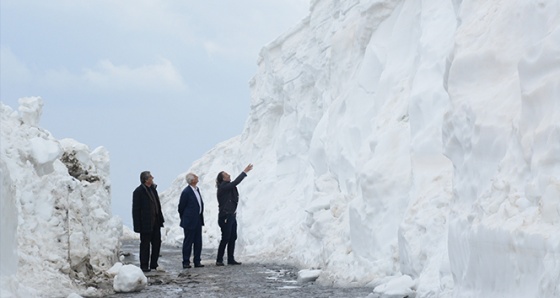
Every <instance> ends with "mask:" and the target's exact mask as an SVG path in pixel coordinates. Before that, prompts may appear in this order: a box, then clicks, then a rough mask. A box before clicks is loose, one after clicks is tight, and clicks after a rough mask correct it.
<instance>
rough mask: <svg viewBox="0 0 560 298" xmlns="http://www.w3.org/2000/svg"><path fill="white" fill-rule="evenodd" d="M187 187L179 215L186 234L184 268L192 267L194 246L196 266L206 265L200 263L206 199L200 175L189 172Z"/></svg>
mask: <svg viewBox="0 0 560 298" xmlns="http://www.w3.org/2000/svg"><path fill="white" fill-rule="evenodd" d="M186 180H187V183H188V184H189V185H187V187H185V189H183V192H182V193H181V198H180V200H179V217H180V218H181V227H182V228H183V232H184V234H185V239H184V240H183V268H191V265H190V258H191V251H192V248H193V246H194V256H193V263H194V267H196V268H198V267H204V265H202V264H201V263H200V253H201V252H202V226H203V225H204V214H203V213H204V201H202V195H201V194H200V191H199V189H198V187H197V186H196V185H197V184H198V176H196V175H195V174H193V173H188V174H187V176H186Z"/></svg>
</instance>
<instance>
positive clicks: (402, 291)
mask: <svg viewBox="0 0 560 298" xmlns="http://www.w3.org/2000/svg"><path fill="white" fill-rule="evenodd" d="M415 288H416V283H415V282H414V280H412V278H411V277H410V276H408V275H402V276H395V277H393V278H390V279H388V280H387V281H386V282H385V283H383V284H380V285H378V286H377V287H375V288H374V289H373V294H374V297H379V298H402V297H407V298H414V297H416V291H415V290H414V289H415Z"/></svg>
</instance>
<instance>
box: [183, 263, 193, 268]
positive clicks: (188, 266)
mask: <svg viewBox="0 0 560 298" xmlns="http://www.w3.org/2000/svg"><path fill="white" fill-rule="evenodd" d="M187 268H192V266H191V265H185V264H183V269H187Z"/></svg>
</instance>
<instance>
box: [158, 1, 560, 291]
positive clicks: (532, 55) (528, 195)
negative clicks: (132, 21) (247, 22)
mask: <svg viewBox="0 0 560 298" xmlns="http://www.w3.org/2000/svg"><path fill="white" fill-rule="evenodd" d="M558 57H560V9H559V3H558V1H553V0H549V1H540V2H538V3H537V2H535V1H531V0H524V1H515V2H511V1H509V2H508V1H482V2H469V1H455V2H448V3H441V2H437V1H433V2H430V1H427V2H426V1H422V2H419V1H389V0H386V1H369V2H368V1H334V2H333V1H312V5H311V7H310V13H309V16H308V18H306V19H305V20H303V21H302V22H301V23H300V24H298V26H296V27H295V28H294V29H293V30H291V31H290V32H287V33H286V34H284V35H282V36H280V37H279V38H277V39H276V40H274V41H273V42H271V43H269V44H268V45H266V46H265V47H264V48H263V49H262V51H261V54H260V57H259V60H258V71H257V73H256V75H255V76H254V78H253V79H252V80H251V82H250V86H251V90H252V97H251V98H252V101H251V111H250V115H249V117H248V119H247V122H246V126H245V128H244V130H243V133H242V134H241V135H240V136H238V137H236V138H233V139H231V140H228V141H226V142H224V143H221V144H219V145H217V146H216V147H215V148H213V149H212V150H210V151H209V152H208V153H207V154H205V155H204V156H202V157H201V158H200V159H199V160H197V161H196V162H195V163H194V164H193V166H192V167H191V168H190V169H189V171H192V172H194V173H195V174H197V175H198V176H199V178H200V179H199V180H200V182H199V185H198V186H199V187H200V189H201V191H202V196H203V198H204V199H205V203H206V204H205V223H206V226H205V227H204V235H203V239H204V241H205V243H204V245H205V246H206V247H215V246H216V245H217V243H218V241H219V239H220V229H219V227H218V226H217V223H216V221H217V214H216V213H217V206H216V205H217V203H216V191H215V186H214V185H215V178H216V175H217V174H218V173H219V172H220V171H227V172H228V173H230V174H231V175H232V177H234V176H235V175H237V174H238V173H239V172H241V170H242V169H243V167H244V166H245V165H246V164H248V163H249V162H251V163H253V164H254V165H255V168H254V170H253V171H251V172H250V173H249V176H248V177H247V178H245V180H244V181H243V182H242V183H241V184H240V185H239V186H238V189H239V194H240V203H239V207H238V213H237V221H238V227H239V228H238V241H237V246H236V247H237V251H238V253H239V254H241V258H243V256H245V257H247V258H249V257H250V258H252V259H259V260H269V261H270V260H275V261H278V262H290V263H293V264H297V265H298V266H299V267H300V268H321V270H322V271H321V275H320V277H319V278H318V279H317V281H318V282H321V281H325V282H331V283H335V284H341V285H349V284H366V283H376V282H378V281H381V280H385V278H389V277H395V276H397V277H398V276H409V277H411V278H412V279H413V281H414V283H415V284H416V285H417V287H416V288H414V289H415V294H416V297H427V296H434V295H435V296H441V297H443V296H453V295H454V297H462V296H469V295H475V296H478V297H496V296H501V297H557V296H560V292H559V291H560V289H558V287H557V285H558V282H559V280H560V262H558V261H557V260H559V259H560V258H558V256H559V255H558V252H559V251H560V230H559V229H558V225H559V224H560V210H559V208H560V207H558V206H560V204H558V197H560V179H559V177H560V160H559V159H558V156H560V151H559V146H558V144H559V143H560V137H559V136H560V133H559V132H560V126H559V125H560V122H559V121H558V119H560V108H559V98H560V87H559V80H558V78H559V77H560V62H559V61H558ZM185 186H186V182H185V180H184V175H181V176H180V177H179V178H178V179H177V180H176V181H175V182H174V184H173V185H172V186H171V187H170V189H168V190H166V191H165V192H164V193H163V194H162V200H163V201H165V206H164V207H163V208H164V209H165V212H166V213H165V214H166V219H168V220H169V222H170V223H171V225H168V227H167V229H166V231H165V233H166V235H167V238H166V242H168V243H175V244H178V243H180V242H181V239H182V230H181V229H180V228H179V227H178V216H177V211H176V209H177V202H178V198H179V195H180V192H181V190H182V189H183V188H184V187H185ZM528 252H530V253H528ZM405 284H406V287H405V286H404V285H405ZM399 285H403V287H402V290H403V291H409V290H410V287H409V285H408V283H400V282H397V283H391V284H390V285H386V286H385V287H379V290H381V289H383V288H384V289H391V290H395V288H394V286H399ZM472 293H476V294H472Z"/></svg>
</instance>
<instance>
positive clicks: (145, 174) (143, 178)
mask: <svg viewBox="0 0 560 298" xmlns="http://www.w3.org/2000/svg"><path fill="white" fill-rule="evenodd" d="M150 176H152V174H150V171H144V172H142V173H140V183H142V184H144V183H146V181H148V179H149V178H150Z"/></svg>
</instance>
